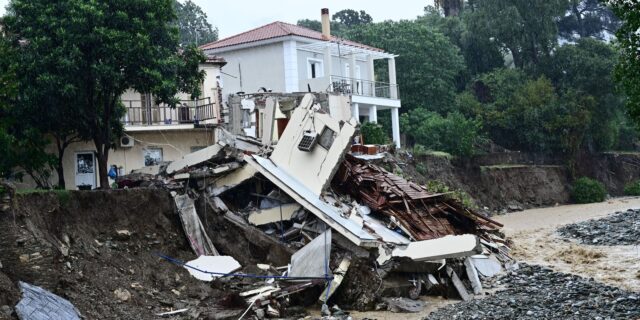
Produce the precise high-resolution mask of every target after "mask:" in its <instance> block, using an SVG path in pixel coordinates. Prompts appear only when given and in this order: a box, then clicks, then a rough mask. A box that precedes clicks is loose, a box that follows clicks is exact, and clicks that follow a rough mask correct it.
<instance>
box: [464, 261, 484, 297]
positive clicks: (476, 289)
mask: <svg viewBox="0 0 640 320" xmlns="http://www.w3.org/2000/svg"><path fill="white" fill-rule="evenodd" d="M464 267H465V270H466V272H467V278H469V281H471V288H473V293H474V294H480V293H481V292H482V283H481V282H480V278H479V277H478V270H476V267H475V266H474V265H473V260H472V258H471V257H466V258H465V259H464Z"/></svg>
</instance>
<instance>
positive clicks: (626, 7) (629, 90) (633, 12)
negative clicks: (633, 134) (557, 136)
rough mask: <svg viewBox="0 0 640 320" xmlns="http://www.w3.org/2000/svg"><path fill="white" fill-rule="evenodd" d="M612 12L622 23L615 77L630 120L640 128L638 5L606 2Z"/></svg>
mask: <svg viewBox="0 0 640 320" xmlns="http://www.w3.org/2000/svg"><path fill="white" fill-rule="evenodd" d="M607 2H608V4H609V5H610V6H611V8H612V10H613V12H614V13H615V14H616V15H617V16H618V17H619V18H620V20H621V21H622V26H621V27H620V29H618V31H617V32H616V37H617V38H618V49H619V51H620V60H619V63H618V65H617V66H616V75H617V78H618V81H619V82H620V84H621V86H622V88H623V89H624V92H625V93H626V95H627V101H626V104H627V109H628V111H629V114H630V116H631V119H632V120H633V121H634V122H635V123H636V125H638V126H640V59H638V52H640V35H639V34H638V29H640V3H638V2H635V1H622V0H609V1H607Z"/></svg>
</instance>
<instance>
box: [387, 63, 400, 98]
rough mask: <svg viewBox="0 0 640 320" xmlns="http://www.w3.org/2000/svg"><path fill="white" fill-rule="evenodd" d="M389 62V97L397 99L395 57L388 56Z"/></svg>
mask: <svg viewBox="0 0 640 320" xmlns="http://www.w3.org/2000/svg"><path fill="white" fill-rule="evenodd" d="M387 61H388V63H389V86H390V87H391V88H389V97H390V98H391V99H398V87H397V86H396V59H395V58H390V59H388V60H387Z"/></svg>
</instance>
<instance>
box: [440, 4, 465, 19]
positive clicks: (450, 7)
mask: <svg viewBox="0 0 640 320" xmlns="http://www.w3.org/2000/svg"><path fill="white" fill-rule="evenodd" d="M434 4H435V6H436V8H437V9H438V10H440V9H442V12H443V13H444V16H445V17H450V16H454V17H455V16H458V15H460V12H462V8H463V7H464V0H435V1H434Z"/></svg>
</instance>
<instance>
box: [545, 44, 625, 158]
mask: <svg viewBox="0 0 640 320" xmlns="http://www.w3.org/2000/svg"><path fill="white" fill-rule="evenodd" d="M617 60H618V54H617V52H616V51H615V50H614V48H613V46H612V45H610V44H607V43H605V42H602V41H598V40H595V39H591V38H583V39H579V40H578V41H577V42H576V43H575V44H566V45H564V46H562V47H559V48H558V49H557V50H556V51H555V52H554V54H553V55H552V56H550V57H548V58H547V59H546V61H544V62H543V63H541V67H540V69H541V71H542V73H544V74H545V75H546V76H547V77H548V78H549V79H551V81H552V82H553V83H554V85H555V87H556V89H557V91H558V92H560V93H561V94H564V93H565V92H569V91H578V92H581V94H582V95H585V96H587V95H588V96H591V97H593V98H594V99H595V103H596V105H595V106H594V108H593V109H592V110H590V112H592V113H593V116H594V117H597V119H598V121H593V122H591V126H590V127H589V130H588V132H587V135H586V137H585V139H586V140H587V141H586V144H587V145H586V147H587V148H588V149H589V150H596V151H602V150H608V149H612V148H615V147H616V146H617V145H618V141H619V137H620V129H621V127H622V123H623V122H624V121H625V120H624V118H626V114H625V110H624V102H623V97H622V96H621V95H620V94H619V93H618V92H617V90H616V86H615V81H614V79H613V70H614V67H615V64H616V62H617Z"/></svg>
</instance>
